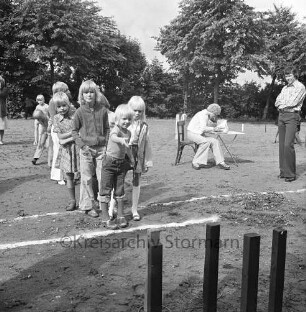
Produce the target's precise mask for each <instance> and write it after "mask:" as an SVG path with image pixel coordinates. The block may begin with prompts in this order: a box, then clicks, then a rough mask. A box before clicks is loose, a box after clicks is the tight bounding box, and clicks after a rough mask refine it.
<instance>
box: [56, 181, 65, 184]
mask: <svg viewBox="0 0 306 312" xmlns="http://www.w3.org/2000/svg"><path fill="white" fill-rule="evenodd" d="M57 184H59V185H66V182H65V180H60V181H58V182H57Z"/></svg>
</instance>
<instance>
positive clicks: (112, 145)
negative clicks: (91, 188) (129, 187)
mask: <svg viewBox="0 0 306 312" xmlns="http://www.w3.org/2000/svg"><path fill="white" fill-rule="evenodd" d="M132 118H133V111H131V109H130V107H129V106H128V105H127V104H121V105H119V106H118V107H117V108H116V111H115V126H114V127H113V129H112V131H111V133H110V137H109V141H108V144H107V149H106V155H105V158H104V160H103V165H102V174H101V187H100V192H99V194H100V209H101V211H102V222H103V224H104V225H105V226H106V227H107V228H109V229H116V228H117V227H121V228H124V227H126V226H128V223H127V220H126V218H125V217H124V211H123V210H124V207H123V206H124V203H123V198H124V195H125V194H124V179H125V174H126V166H127V162H128V160H127V158H126V155H127V156H128V158H129V159H130V161H131V162H133V155H132V152H131V150H130V147H129V140H130V138H131V133H130V131H129V130H128V127H129V126H130V124H131V120H132ZM112 192H113V197H114V199H115V200H116V201H117V205H118V210H117V220H116V219H109V215H108V204H109V202H110V200H111V194H112ZM116 223H117V224H116Z"/></svg>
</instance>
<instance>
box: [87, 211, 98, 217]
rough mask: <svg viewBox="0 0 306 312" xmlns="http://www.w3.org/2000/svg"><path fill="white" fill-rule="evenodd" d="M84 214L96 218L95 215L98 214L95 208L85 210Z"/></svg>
mask: <svg viewBox="0 0 306 312" xmlns="http://www.w3.org/2000/svg"><path fill="white" fill-rule="evenodd" d="M85 214H87V215H88V216H90V217H92V218H97V217H99V214H98V213H97V212H96V210H95V209H91V210H85Z"/></svg>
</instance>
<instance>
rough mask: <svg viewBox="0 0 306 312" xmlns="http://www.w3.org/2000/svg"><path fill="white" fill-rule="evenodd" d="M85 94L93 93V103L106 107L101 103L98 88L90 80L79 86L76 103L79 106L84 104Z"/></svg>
mask: <svg viewBox="0 0 306 312" xmlns="http://www.w3.org/2000/svg"><path fill="white" fill-rule="evenodd" d="M87 92H94V93H95V103H96V104H100V105H103V106H106V103H104V102H103V95H102V93H101V92H100V90H99V87H98V86H97V85H96V84H95V83H94V82H93V81H92V80H86V81H84V82H83V83H82V84H81V86H80V89H79V96H78V102H79V104H80V105H84V104H85V101H84V97H83V93H87ZM106 108H109V107H106Z"/></svg>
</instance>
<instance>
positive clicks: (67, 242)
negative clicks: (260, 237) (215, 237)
mask: <svg viewBox="0 0 306 312" xmlns="http://www.w3.org/2000/svg"><path fill="white" fill-rule="evenodd" d="M219 219H220V218H219V216H217V215H213V216H211V217H209V218H201V219H194V220H187V221H184V222H181V223H177V222H172V223H165V224H143V225H140V226H137V227H131V228H128V229H119V230H104V231H92V232H87V233H82V234H81V235H80V234H74V235H71V236H64V237H56V238H50V239H44V240H34V241H24V242H16V243H10V244H0V250H5V249H12V248H18V247H27V246H33V245H45V244H52V243H59V244H60V245H61V246H62V247H63V248H64V247H65V248H68V247H70V246H71V245H72V246H73V244H72V243H73V242H76V241H78V240H80V239H82V240H83V239H90V238H94V237H97V236H99V237H105V236H109V235H111V234H121V233H132V232H137V231H143V230H152V229H159V230H163V229H166V228H178V227H185V226H188V225H194V224H203V223H208V222H217V221H219Z"/></svg>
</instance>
